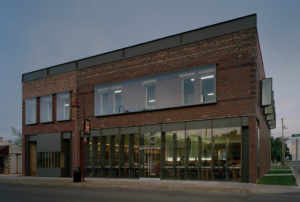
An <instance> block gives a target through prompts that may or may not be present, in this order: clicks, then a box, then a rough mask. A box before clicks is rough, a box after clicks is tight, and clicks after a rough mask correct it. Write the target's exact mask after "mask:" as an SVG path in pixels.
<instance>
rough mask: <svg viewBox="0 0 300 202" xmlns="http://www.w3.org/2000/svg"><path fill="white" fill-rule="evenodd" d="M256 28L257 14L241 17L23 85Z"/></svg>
mask: <svg viewBox="0 0 300 202" xmlns="http://www.w3.org/2000/svg"><path fill="white" fill-rule="evenodd" d="M256 26H257V23H256V14H252V15H247V16H244V17H240V18H236V19H232V20H229V21H225V22H221V23H217V24H214V25H210V26H206V27H202V28H198V29H194V30H190V31H187V32H182V33H179V34H175V35H171V36H167V37H164V38H160V39H156V40H152V41H149V42H145V43H141V44H137V45H133V46H129V47H126V48H121V49H118V50H114V51H110V52H106V53H102V54H99V55H95V56H91V57H87V58H82V59H79V60H74V61H70V62H67V63H63V64H59V65H55V66H51V67H47V68H43V69H39V70H36V71H32V72H29V73H25V74H22V82H28V81H32V80H36V79H40V78H44V77H48V76H53V75H57V74H62V73H66V72H70V71H74V70H76V69H82V68H87V67H92V66H96V65H100V64H104V63H109V62H114V61H118V60H122V59H127V58H131V57H135V56H140V55H143V54H147V53H151V52H156V51H160V50H164V49H169V48H174V47H177V46H181V45H185V44H189V43H193V42H197V41H202V40H205V39H209V38H213V37H217V36H222V35H225V34H230V33H233V32H238V31H241V30H245V29H250V28H255V27H256Z"/></svg>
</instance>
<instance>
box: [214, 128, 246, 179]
mask: <svg viewBox="0 0 300 202" xmlns="http://www.w3.org/2000/svg"><path fill="white" fill-rule="evenodd" d="M212 147H213V148H212V150H213V173H214V176H213V177H214V179H217V180H228V179H231V180H237V179H240V172H241V129H240V128H216V129H213V143H212Z"/></svg>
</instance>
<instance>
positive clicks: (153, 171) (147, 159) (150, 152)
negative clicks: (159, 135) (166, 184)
mask: <svg viewBox="0 0 300 202" xmlns="http://www.w3.org/2000/svg"><path fill="white" fill-rule="evenodd" d="M143 150H144V177H158V178H159V177H160V148H147V149H143Z"/></svg>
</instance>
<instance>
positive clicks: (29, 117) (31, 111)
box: [25, 98, 37, 124]
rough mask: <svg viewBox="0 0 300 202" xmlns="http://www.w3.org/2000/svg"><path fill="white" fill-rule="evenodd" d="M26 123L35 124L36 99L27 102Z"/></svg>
mask: <svg viewBox="0 0 300 202" xmlns="http://www.w3.org/2000/svg"><path fill="white" fill-rule="evenodd" d="M25 123H26V124H35V123H37V120H36V98H30V99H26V100H25Z"/></svg>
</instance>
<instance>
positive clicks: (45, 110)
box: [40, 95, 52, 123]
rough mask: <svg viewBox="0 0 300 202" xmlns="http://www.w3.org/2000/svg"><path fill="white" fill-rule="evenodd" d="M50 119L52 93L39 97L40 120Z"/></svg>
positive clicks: (46, 120) (47, 120)
mask: <svg viewBox="0 0 300 202" xmlns="http://www.w3.org/2000/svg"><path fill="white" fill-rule="evenodd" d="M51 121H52V95H46V96H42V97H41V99H40V122H41V123H47V122H51Z"/></svg>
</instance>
